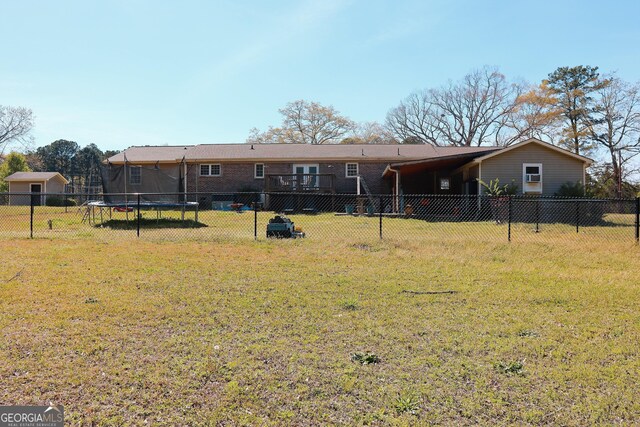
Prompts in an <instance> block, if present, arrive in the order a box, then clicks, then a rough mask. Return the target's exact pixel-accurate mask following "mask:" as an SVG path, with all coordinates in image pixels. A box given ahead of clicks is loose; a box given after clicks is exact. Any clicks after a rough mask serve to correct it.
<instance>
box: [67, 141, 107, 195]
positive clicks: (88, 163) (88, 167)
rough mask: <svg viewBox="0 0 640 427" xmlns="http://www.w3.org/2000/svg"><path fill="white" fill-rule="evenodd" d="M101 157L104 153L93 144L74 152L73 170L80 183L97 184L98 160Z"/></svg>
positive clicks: (99, 160)
mask: <svg viewBox="0 0 640 427" xmlns="http://www.w3.org/2000/svg"><path fill="white" fill-rule="evenodd" d="M103 157H104V153H103V152H102V150H100V149H99V148H98V146H97V145H95V144H89V145H87V146H86V147H84V148H82V149H80V150H79V151H78V152H77V153H76V156H75V160H74V164H75V171H76V173H77V174H78V176H79V178H80V183H81V185H85V186H88V185H97V184H98V183H99V182H100V179H99V177H100V162H101V161H102V160H103Z"/></svg>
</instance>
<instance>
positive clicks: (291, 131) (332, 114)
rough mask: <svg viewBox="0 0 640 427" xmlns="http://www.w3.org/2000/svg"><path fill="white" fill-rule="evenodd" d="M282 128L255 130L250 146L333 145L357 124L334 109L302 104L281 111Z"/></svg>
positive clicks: (294, 104) (251, 133)
mask: <svg viewBox="0 0 640 427" xmlns="http://www.w3.org/2000/svg"><path fill="white" fill-rule="evenodd" d="M279 112H280V114H282V116H283V120H282V126H280V127H277V128H273V127H270V128H269V129H268V130H267V131H266V132H260V131H259V130H258V129H255V128H254V129H252V130H251V131H250V135H249V137H248V138H247V142H248V143H298V144H333V143H337V142H340V140H341V139H342V138H344V137H345V136H346V135H348V134H349V133H350V132H352V131H353V129H354V128H355V124H354V123H353V122H352V121H351V120H349V119H348V118H346V117H343V116H341V115H340V114H339V113H338V111H337V110H336V109H334V108H333V107H332V106H329V107H325V106H323V105H320V104H319V103H317V102H307V101H304V100H298V101H294V102H290V103H288V104H287V105H286V106H285V107H284V108H282V109H280V110H279Z"/></svg>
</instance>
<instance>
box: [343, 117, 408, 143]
mask: <svg viewBox="0 0 640 427" xmlns="http://www.w3.org/2000/svg"><path fill="white" fill-rule="evenodd" d="M340 143H341V144H397V143H398V141H397V140H396V139H395V138H394V136H393V134H391V132H389V130H388V129H387V128H386V127H384V126H382V125H381V124H380V123H378V122H364V123H360V124H358V125H357V127H356V129H355V130H354V132H353V136H350V137H347V138H345V139H343V140H342V141H340Z"/></svg>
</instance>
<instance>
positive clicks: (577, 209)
mask: <svg viewBox="0 0 640 427" xmlns="http://www.w3.org/2000/svg"><path fill="white" fill-rule="evenodd" d="M579 232H580V201H579V200H576V233H579Z"/></svg>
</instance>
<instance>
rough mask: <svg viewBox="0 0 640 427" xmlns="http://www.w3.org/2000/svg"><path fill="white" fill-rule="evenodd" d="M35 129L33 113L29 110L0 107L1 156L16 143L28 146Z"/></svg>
mask: <svg viewBox="0 0 640 427" xmlns="http://www.w3.org/2000/svg"><path fill="white" fill-rule="evenodd" d="M32 128H33V113H32V111H31V110H30V109H28V108H23V107H9V106H3V105H0V154H3V153H4V152H5V149H6V148H7V147H8V146H9V145H10V144H11V143H14V142H17V143H21V144H23V145H27V144H29V143H30V142H31V138H30V136H29V132H30V131H31V129H32Z"/></svg>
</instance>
